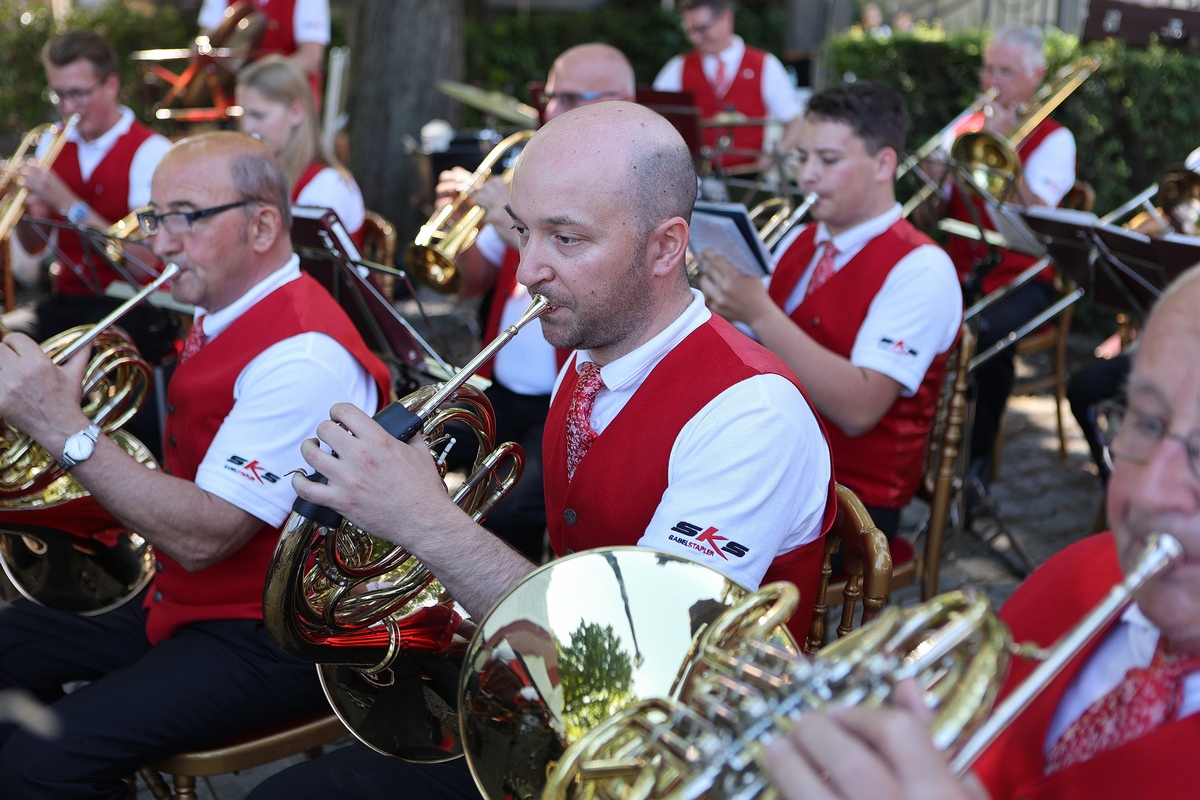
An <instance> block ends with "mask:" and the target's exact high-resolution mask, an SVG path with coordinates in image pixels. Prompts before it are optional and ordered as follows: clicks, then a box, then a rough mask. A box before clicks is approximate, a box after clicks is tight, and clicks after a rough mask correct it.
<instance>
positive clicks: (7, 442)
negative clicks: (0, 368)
mask: <svg viewBox="0 0 1200 800" xmlns="http://www.w3.org/2000/svg"><path fill="white" fill-rule="evenodd" d="M178 271H179V268H178V266H176V265H174V264H168V265H167V267H166V268H165V269H164V270H163V271H162V273H161V274H160V275H159V276H158V277H157V278H156V279H155V280H154V281H152V282H151V283H149V284H147V285H146V286H144V287H142V289H141V290H140V291H139V292H138V293H137V294H135V295H133V296H132V297H130V298H129V299H128V300H126V301H125V302H124V303H122V304H121V305H120V306H118V307H117V308H116V309H114V310H113V311H112V312H110V313H109V314H108V315H107V316H105V317H104V319H102V320H100V322H98V323H96V324H95V325H93V326H91V327H87V326H80V327H77V328H71V329H70V330H67V331H63V332H62V333H59V334H56V335H55V336H52V337H50V339H47V340H46V341H45V342H43V343H42V349H43V350H44V351H45V352H46V353H47V354H48V355H49V356H50V357H51V359H52V360H53V361H54V363H56V364H61V363H64V362H65V361H67V360H68V359H70V358H71V357H72V356H73V355H75V354H76V353H78V352H79V351H80V350H82V349H84V348H86V347H91V348H93V351H94V352H93V355H92V357H91V359H90V360H89V362H88V364H87V367H86V369H85V372H84V378H83V385H82V395H81V396H82V403H83V406H82V410H83V412H84V414H86V415H87V417H88V419H90V420H91V421H92V422H93V423H94V424H96V425H99V426H100V427H101V429H102V430H103V431H104V432H105V433H106V434H107V435H108V436H109V437H110V438H112V440H113V441H115V442H116V443H117V444H118V445H119V446H120V447H121V448H122V449H124V450H125V451H126V452H127V453H129V454H130V455H131V456H132V457H133V458H134V459H135V460H137V461H138V463H140V464H142V465H143V466H145V467H147V468H148V469H157V468H158V464H157V463H156V462H155V460H154V457H153V455H152V454H151V453H150V451H149V450H148V449H147V448H146V446H145V445H143V444H142V443H141V442H140V441H138V440H137V438H135V437H134V436H132V435H130V434H128V433H126V432H124V431H122V430H120V428H121V426H122V425H124V424H125V423H126V422H127V421H128V420H129V419H130V418H131V417H132V416H133V414H135V413H136V412H137V410H138V408H139V407H140V406H141V404H142V401H143V400H144V399H145V397H146V394H147V392H148V390H149V382H150V367H149V365H148V364H147V363H146V362H145V361H144V360H143V359H142V358H141V356H140V355H139V354H138V352H137V349H136V348H135V347H134V345H133V342H132V341H131V340H130V338H129V336H128V334H126V333H125V332H124V331H122V330H120V329H119V328H115V327H112V326H113V325H114V324H115V323H116V322H117V321H118V320H119V319H120V318H121V317H123V316H124V315H125V314H126V313H127V312H128V311H130V310H131V309H132V308H134V307H135V306H136V305H138V304H139V303H141V302H142V301H143V300H145V299H146V298H147V297H149V296H150V294H151V293H152V292H155V291H157V290H158V289H159V287H161V286H162V285H163V284H164V283H165V282H166V281H168V280H170V279H171V278H172V277H173V276H174V275H175V274H176V273H177V272H178ZM0 567H2V568H3V570H4V573H5V575H6V576H7V577H8V579H9V581H10V582H11V583H12V584H13V586H14V587H15V588H16V589H17V591H18V592H20V593H21V594H22V595H23V596H24V597H26V598H28V599H29V600H32V601H33V602H35V603H39V604H41V605H45V606H48V607H51V608H57V609H60V610H63V611H71V612H75V613H78V614H80V615H82V616H92V615H95V614H102V613H104V612H106V611H109V610H111V609H113V608H116V607H117V606H119V605H121V604H122V603H124V602H126V601H127V600H128V599H129V598H131V597H133V596H134V595H136V594H137V593H138V592H139V591H141V589H142V588H143V587H145V586H146V584H147V583H149V581H150V579H151V578H152V577H153V575H154V555H153V552H152V550H151V548H150V546H149V544H147V543H146V541H145V540H144V539H142V538H141V537H140V536H138V535H137V534H136V533H134V532H132V531H127V530H125V529H124V528H123V527H122V526H120V525H119V524H118V523H117V522H116V521H115V520H114V519H113V518H112V515H110V514H109V513H108V512H107V511H105V510H104V509H103V508H101V507H100V505H99V504H98V503H97V502H96V501H95V499H94V498H92V496H91V495H90V494H89V493H88V492H87V491H86V490H85V489H84V488H83V487H82V486H81V485H80V484H79V483H78V482H77V481H76V480H75V479H74V477H72V476H71V475H70V474H69V473H67V472H64V471H63V470H62V468H61V467H60V466H59V464H58V461H57V459H55V458H54V456H52V455H50V453H49V452H47V451H46V449H45V448H43V447H42V446H41V445H39V444H37V443H36V442H34V441H33V440H32V439H31V438H30V437H29V436H28V435H26V434H25V433H23V432H21V431H20V430H18V429H17V428H16V427H14V426H13V425H12V424H10V423H8V422H6V421H3V420H0Z"/></svg>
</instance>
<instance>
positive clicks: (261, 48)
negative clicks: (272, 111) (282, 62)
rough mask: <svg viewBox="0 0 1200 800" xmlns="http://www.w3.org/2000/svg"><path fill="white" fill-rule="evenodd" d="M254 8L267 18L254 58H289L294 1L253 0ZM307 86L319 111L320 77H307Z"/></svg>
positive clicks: (233, 0) (293, 39)
mask: <svg viewBox="0 0 1200 800" xmlns="http://www.w3.org/2000/svg"><path fill="white" fill-rule="evenodd" d="M239 2H242V0H227V3H226V6H227V7H230V6H234V5H237V3H239ZM254 6H255V8H256V9H257V10H258V11H259V13H261V14H262V15H263V16H265V17H266V18H267V23H266V27H264V28H263V32H262V38H261V39H259V41H258V47H256V48H255V49H254V58H255V59H256V60H257V59H259V58H262V57H263V56H269V55H272V54H275V53H278V54H279V55H281V56H290V55H291V54H292V53H294V52H296V46H297V45H296V0H254ZM308 84H309V86H310V87H311V88H312V92H313V103H314V104H315V107H316V109H317V111H320V110H321V76H320V75H309V76H308Z"/></svg>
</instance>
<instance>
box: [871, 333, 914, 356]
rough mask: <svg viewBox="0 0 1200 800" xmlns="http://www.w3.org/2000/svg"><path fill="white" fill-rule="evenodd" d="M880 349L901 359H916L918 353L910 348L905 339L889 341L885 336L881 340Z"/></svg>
mask: <svg viewBox="0 0 1200 800" xmlns="http://www.w3.org/2000/svg"><path fill="white" fill-rule="evenodd" d="M878 347H879V349H880V350H885V351H887V352H888V353H891V354H892V355H894V356H899V357H900V358H916V357H917V351H916V350H914V349H912V348H911V347H909V346H908V344H907V343H906V342H905V341H904V340H903V339H889V338H888V337H886V336H884V337H882V338H881V339H880V340H879V344H878Z"/></svg>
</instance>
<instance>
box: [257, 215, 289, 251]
mask: <svg viewBox="0 0 1200 800" xmlns="http://www.w3.org/2000/svg"><path fill="white" fill-rule="evenodd" d="M282 233H283V214H282V213H281V212H280V211H279V209H278V208H276V207H275V206H268V205H260V206H254V215H253V217H252V218H251V220H250V229H249V238H250V247H251V248H252V249H253V250H254V252H256V253H265V252H267V251H268V250H270V249H271V248H272V247H274V246H275V242H276V241H277V240H278V239H279V236H280V235H281V234H282Z"/></svg>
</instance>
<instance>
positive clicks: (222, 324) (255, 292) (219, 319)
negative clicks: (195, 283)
mask: <svg viewBox="0 0 1200 800" xmlns="http://www.w3.org/2000/svg"><path fill="white" fill-rule="evenodd" d="M299 277H300V256H298V255H296V254H295V253H292V257H291V258H289V259H288V260H287V263H286V264H284V265H283V266H282V267H280V268H279V269H277V270H275V271H274V272H272V273H271V274H270V275H268V276H267V277H265V278H263V279H262V280H261V281H259V282H258V283H256V284H254V285H253V286H251V287H250V289H249V290H248V291H247V292H246V293H245V294H243V295H242V296H241V297H239V298H238V299H237V300H234V301H233V302H232V303H230V304H229V305H227V306H225V308H222V309H221V310H220V311H214V312H212V313H211V314H210V313H208V312H207V310H205V309H203V308H201V307H200V306H196V312H195V314H194V316H193V319H195V318H196V317H199V316H200V315H202V314H203V315H204V335H205V336H207V337H208V338H209V339H212V338H213V337H215V336H216V335H217V334H219V333H221V331H223V330H225V329H226V328H228V327H229V326H230V325H232V324H233V323H234V322H235V321H236V320H237V318H238V317H240V316H241V315H242V314H244V313H246V311H247V310H249V309H250V307H251V306H253V305H254V304H255V303H257V302H258V301H259V300H262V299H263V298H264V297H266V296H267V295H269V294H270V293H271V292H273V291H275V290H276V289H278V288H279V287H280V286H283V285H284V284H286V283H290V282H291V281H294V280H296V279H297V278H299Z"/></svg>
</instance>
